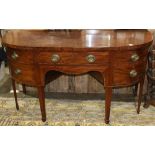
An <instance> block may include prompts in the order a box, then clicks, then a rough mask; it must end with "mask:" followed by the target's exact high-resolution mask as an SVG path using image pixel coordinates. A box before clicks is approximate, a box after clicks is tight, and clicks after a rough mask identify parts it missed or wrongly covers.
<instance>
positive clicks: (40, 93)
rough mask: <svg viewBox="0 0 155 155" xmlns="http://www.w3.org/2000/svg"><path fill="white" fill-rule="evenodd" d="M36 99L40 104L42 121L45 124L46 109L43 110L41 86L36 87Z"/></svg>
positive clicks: (42, 88) (43, 102)
mask: <svg viewBox="0 0 155 155" xmlns="http://www.w3.org/2000/svg"><path fill="white" fill-rule="evenodd" d="M38 97H39V102H40V110H41V115H42V121H43V122H45V121H46V109H45V92H44V87H43V86H40V87H38Z"/></svg>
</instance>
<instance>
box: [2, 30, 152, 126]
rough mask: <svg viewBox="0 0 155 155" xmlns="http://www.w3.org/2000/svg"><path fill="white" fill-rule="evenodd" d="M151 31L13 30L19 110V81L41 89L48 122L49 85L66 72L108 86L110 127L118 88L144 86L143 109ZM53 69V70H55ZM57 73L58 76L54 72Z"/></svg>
mask: <svg viewBox="0 0 155 155" xmlns="http://www.w3.org/2000/svg"><path fill="white" fill-rule="evenodd" d="M151 43H152V35H151V33H150V32H149V31H147V30H69V31H62V30H57V31H54V30H11V31H9V32H8V33H7V34H6V35H5V36H4V37H3V45H4V46H5V47H6V49H7V56H8V60H9V66H10V73H11V77H12V84H13V89H14V95H15V101H16V108H17V109H19V106H18V102H17V95H16V91H15V90H16V88H15V81H17V82H20V83H22V84H23V89H24V93H26V89H25V84H26V85H31V86H34V87H37V89H38V95H39V101H40V108H41V113H42V120H43V121H46V111H45V94H44V87H45V84H46V83H47V82H50V81H52V80H54V79H56V78H57V77H59V76H61V73H65V74H75V75H76V74H83V73H89V74H90V75H92V76H93V77H95V78H96V79H97V80H98V81H99V82H101V83H102V84H103V85H104V87H105V123H109V117H110V105H111V97H112V88H114V87H127V86H132V85H135V84H136V85H137V84H140V89H139V93H138V106H137V113H139V111H140V105H141V98H142V89H143V83H144V76H145V69H146V63H147V54H148V50H149V47H150V45H151ZM49 71H52V72H49ZM49 73H52V74H49Z"/></svg>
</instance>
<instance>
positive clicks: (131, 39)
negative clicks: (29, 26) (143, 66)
mask: <svg viewBox="0 0 155 155" xmlns="http://www.w3.org/2000/svg"><path fill="white" fill-rule="evenodd" d="M152 40H153V37H152V34H151V32H149V31H148V30H123V29H116V30H101V29H100V30H79V29H78V30H9V31H8V32H7V33H6V34H5V35H4V37H3V39H2V42H3V44H4V46H9V47H11V48H20V47H23V48H51V47H54V48H115V49H116V48H121V47H122V48H123V47H124V48H126V47H127V48H132V47H136V46H137V47H139V46H142V45H146V44H151V43H152Z"/></svg>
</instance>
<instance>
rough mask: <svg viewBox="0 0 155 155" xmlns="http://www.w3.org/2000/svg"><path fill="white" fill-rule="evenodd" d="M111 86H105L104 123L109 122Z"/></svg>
mask: <svg viewBox="0 0 155 155" xmlns="http://www.w3.org/2000/svg"><path fill="white" fill-rule="evenodd" d="M111 97H112V88H110V87H106V88H105V123H106V124H109V122H110V121H109V117H110V106H111Z"/></svg>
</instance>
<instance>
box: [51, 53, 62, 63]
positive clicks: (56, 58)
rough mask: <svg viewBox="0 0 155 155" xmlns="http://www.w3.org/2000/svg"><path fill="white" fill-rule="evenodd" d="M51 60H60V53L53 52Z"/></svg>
mask: <svg viewBox="0 0 155 155" xmlns="http://www.w3.org/2000/svg"><path fill="white" fill-rule="evenodd" d="M51 60H52V62H54V63H56V62H58V61H59V60H60V56H59V55H58V54H53V55H52V58H51Z"/></svg>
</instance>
